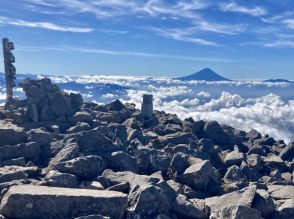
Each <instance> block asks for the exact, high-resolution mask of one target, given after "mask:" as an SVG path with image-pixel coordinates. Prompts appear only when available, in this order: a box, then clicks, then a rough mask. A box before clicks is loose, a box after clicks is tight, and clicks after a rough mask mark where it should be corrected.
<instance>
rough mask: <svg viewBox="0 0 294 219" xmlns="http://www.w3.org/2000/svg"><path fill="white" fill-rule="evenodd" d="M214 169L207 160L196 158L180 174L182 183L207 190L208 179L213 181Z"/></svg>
mask: <svg viewBox="0 0 294 219" xmlns="http://www.w3.org/2000/svg"><path fill="white" fill-rule="evenodd" d="M214 179H215V175H214V169H213V167H212V165H211V163H210V161H209V160H198V162H197V163H195V164H193V165H191V166H190V167H188V168H187V169H186V170H185V172H184V173H183V175H182V181H183V183H184V184H186V185H188V186H191V187H192V188H194V189H197V190H204V191H206V190H207V185H208V183H209V182H210V181H214Z"/></svg>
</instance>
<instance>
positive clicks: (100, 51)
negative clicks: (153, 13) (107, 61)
mask: <svg viewBox="0 0 294 219" xmlns="http://www.w3.org/2000/svg"><path fill="white" fill-rule="evenodd" d="M44 50H54V51H59V52H83V53H93V54H102V55H112V56H137V57H150V58H163V59H181V60H191V61H204V62H221V63H232V62H233V60H230V59H219V58H212V57H207V58H206V57H197V56H183V55H173V54H159V53H146V52H134V51H117V50H107V49H93V48H82V47H29V46H20V51H27V52H42V51H44Z"/></svg>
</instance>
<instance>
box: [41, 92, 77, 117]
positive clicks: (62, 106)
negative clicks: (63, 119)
mask: <svg viewBox="0 0 294 219" xmlns="http://www.w3.org/2000/svg"><path fill="white" fill-rule="evenodd" d="M47 96H48V99H49V102H50V107H51V110H52V112H53V113H54V115H55V116H57V117H58V116H64V115H70V114H72V113H73V109H72V108H71V105H70V99H67V98H66V97H65V95H63V94H62V93H57V92H56V93H48V94H47Z"/></svg>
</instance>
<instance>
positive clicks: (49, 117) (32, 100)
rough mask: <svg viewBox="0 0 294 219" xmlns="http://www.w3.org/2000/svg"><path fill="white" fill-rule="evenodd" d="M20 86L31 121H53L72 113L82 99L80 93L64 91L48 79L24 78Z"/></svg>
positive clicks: (80, 103) (77, 108)
mask: <svg viewBox="0 0 294 219" xmlns="http://www.w3.org/2000/svg"><path fill="white" fill-rule="evenodd" d="M20 86H21V87H22V88H23V90H24V92H25V94H26V96H27V113H28V117H29V119H30V120H31V121H34V122H37V121H54V120H55V119H57V118H60V117H63V116H69V115H71V114H74V113H75V112H76V111H77V110H79V109H80V107H81V105H82V103H83V99H82V97H81V95H80V94H75V93H70V94H67V93H64V92H63V91H61V90H60V89H59V88H58V86H56V85H54V84H52V82H51V81H50V79H48V78H44V79H40V80H32V79H26V80H25V81H24V82H23V83H22V84H20Z"/></svg>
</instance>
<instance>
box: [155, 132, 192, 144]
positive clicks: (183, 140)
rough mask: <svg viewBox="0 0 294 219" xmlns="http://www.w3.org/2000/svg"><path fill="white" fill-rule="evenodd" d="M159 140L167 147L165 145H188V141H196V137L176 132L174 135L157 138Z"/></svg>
mask: <svg viewBox="0 0 294 219" xmlns="http://www.w3.org/2000/svg"><path fill="white" fill-rule="evenodd" d="M159 140H160V141H161V142H162V143H163V144H165V145H167V144H174V145H177V144H189V143H190V141H195V140H197V137H196V136H195V135H193V134H192V133H185V132H176V133H174V134H169V135H165V136H161V137H159Z"/></svg>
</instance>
